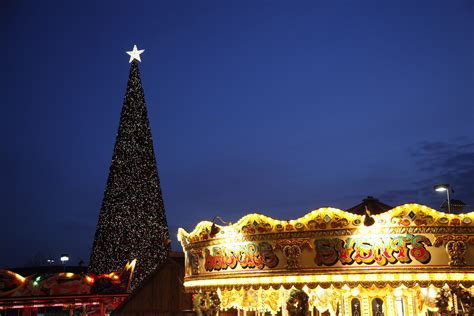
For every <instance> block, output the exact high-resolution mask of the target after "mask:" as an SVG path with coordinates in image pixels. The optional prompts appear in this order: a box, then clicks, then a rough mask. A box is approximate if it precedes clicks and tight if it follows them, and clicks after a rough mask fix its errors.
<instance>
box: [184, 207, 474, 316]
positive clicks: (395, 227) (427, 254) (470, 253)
mask: <svg viewBox="0 0 474 316" xmlns="http://www.w3.org/2000/svg"><path fill="white" fill-rule="evenodd" d="M375 213H376V212H371V210H370V209H368V208H366V209H365V214H362V215H361V214H354V213H352V212H348V211H342V210H339V209H334V208H320V209H317V210H315V211H313V212H311V213H309V214H306V215H304V216H303V217H300V218H298V219H294V220H289V221H283V220H277V219H273V218H270V217H267V216H264V215H261V214H249V215H247V216H244V217H243V218H241V219H240V220H239V221H238V222H237V223H234V224H231V223H227V224H224V225H222V226H220V225H217V224H216V223H215V222H214V221H203V222H201V223H199V224H198V225H197V226H196V228H195V229H194V230H193V231H192V232H189V233H188V232H186V231H185V230H184V229H181V228H180V229H179V231H178V239H179V241H180V242H181V245H182V247H183V251H184V253H185V278H184V287H185V289H186V291H188V292H192V293H194V307H195V310H196V312H197V314H198V315H212V314H217V313H219V312H220V313H222V314H229V315H230V314H234V315H249V316H250V315H276V314H278V315H341V316H343V315H344V316H346V315H354V316H356V315H357V316H392V315H394V316H404V315H406V316H415V315H416V316H418V315H423V316H425V315H428V316H433V315H442V314H443V315H446V314H450V315H473V313H474V312H473V311H474V309H471V305H472V303H471V301H472V299H471V297H472V294H474V287H473V285H474V224H473V220H474V212H472V213H465V214H447V213H443V212H439V211H436V210H434V209H431V208H429V207H427V206H423V205H418V204H406V205H402V206H398V207H395V208H392V209H390V210H387V211H383V212H381V213H380V214H375Z"/></svg>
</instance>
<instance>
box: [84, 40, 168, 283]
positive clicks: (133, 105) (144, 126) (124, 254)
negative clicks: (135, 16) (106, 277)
mask: <svg viewBox="0 0 474 316" xmlns="http://www.w3.org/2000/svg"><path fill="white" fill-rule="evenodd" d="M142 52H143V50H142V51H139V50H137V47H136V46H134V49H133V51H131V52H127V53H128V54H129V55H130V62H131V67H130V75H129V78H128V85H127V92H126V94H125V100H124V104H123V108H122V113H121V115H120V125H119V129H118V133H117V138H116V141H115V148H114V152H113V157H112V163H111V166H110V170H109V177H108V180H107V187H106V189H105V192H104V199H103V201H102V207H101V210H100V215H99V222H98V224H97V229H96V233H95V239H94V244H93V249H92V254H91V258H90V265H89V272H92V273H96V274H99V273H110V272H112V271H118V270H120V268H122V267H123V266H124V265H125V263H126V262H127V261H131V260H133V259H137V266H136V268H135V272H134V276H133V281H132V288H134V287H136V286H137V285H138V284H139V283H140V282H141V281H142V280H143V279H144V278H145V277H146V276H147V275H149V274H150V273H151V272H152V271H153V270H154V269H155V268H156V267H157V265H159V264H160V263H161V262H163V261H164V260H165V259H166V258H167V256H168V250H169V246H170V243H169V233H168V224H167V222H166V216H165V208H164V204H163V197H162V194H161V188H160V180H159V177H158V170H157V166H156V160H155V153H154V150H153V141H152V136H151V130H150V125H149V122H148V115H147V109H146V105H145V97H144V94H143V87H142V84H141V80H140V72H139V69H138V61H141V60H140V54H141V53H142Z"/></svg>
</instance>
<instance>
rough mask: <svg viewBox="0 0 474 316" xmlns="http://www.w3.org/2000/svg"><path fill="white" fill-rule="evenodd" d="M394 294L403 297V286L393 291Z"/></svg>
mask: <svg viewBox="0 0 474 316" xmlns="http://www.w3.org/2000/svg"><path fill="white" fill-rule="evenodd" d="M393 295H395V296H396V297H401V296H402V295H403V291H402V289H401V288H399V287H398V288H396V289H395V290H394V291H393Z"/></svg>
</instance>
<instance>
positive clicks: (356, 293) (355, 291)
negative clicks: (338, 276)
mask: <svg viewBox="0 0 474 316" xmlns="http://www.w3.org/2000/svg"><path fill="white" fill-rule="evenodd" d="M351 294H352V296H359V294H360V290H359V289H358V288H353V289H352V291H351Z"/></svg>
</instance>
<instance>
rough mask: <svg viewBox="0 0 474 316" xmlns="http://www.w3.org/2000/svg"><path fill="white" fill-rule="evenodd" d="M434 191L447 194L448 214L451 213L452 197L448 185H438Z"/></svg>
mask: <svg viewBox="0 0 474 316" xmlns="http://www.w3.org/2000/svg"><path fill="white" fill-rule="evenodd" d="M433 189H434V190H435V191H436V192H446V195H447V197H448V199H447V201H448V213H451V197H450V191H451V187H450V186H449V184H447V183H442V184H437V185H435V186H434V187H433Z"/></svg>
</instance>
